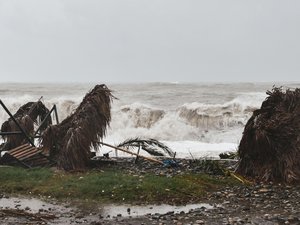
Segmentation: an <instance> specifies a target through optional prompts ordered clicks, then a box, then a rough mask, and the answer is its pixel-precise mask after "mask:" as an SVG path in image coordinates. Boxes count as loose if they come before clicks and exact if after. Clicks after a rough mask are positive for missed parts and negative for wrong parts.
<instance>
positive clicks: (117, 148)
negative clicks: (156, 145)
mask: <svg viewBox="0 0 300 225" xmlns="http://www.w3.org/2000/svg"><path fill="white" fill-rule="evenodd" d="M99 144H102V145H105V146H107V147H110V148H113V149H116V150H118V151H121V152H125V153H128V154H130V155H135V156H138V157H140V158H143V159H146V160H149V161H152V162H156V163H159V164H164V163H163V162H161V161H159V160H157V159H153V158H150V157H146V156H143V155H139V154H137V153H134V152H131V151H129V150H126V149H123V148H120V147H116V146H113V145H110V144H106V143H104V142H99Z"/></svg>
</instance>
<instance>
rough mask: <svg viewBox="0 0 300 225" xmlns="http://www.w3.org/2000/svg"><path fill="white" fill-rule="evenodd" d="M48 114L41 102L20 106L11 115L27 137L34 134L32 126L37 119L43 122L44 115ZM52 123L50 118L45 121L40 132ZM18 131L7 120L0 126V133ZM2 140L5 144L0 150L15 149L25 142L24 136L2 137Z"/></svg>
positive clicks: (14, 124)
mask: <svg viewBox="0 0 300 225" xmlns="http://www.w3.org/2000/svg"><path fill="white" fill-rule="evenodd" d="M48 113H49V109H48V108H47V107H46V106H45V105H44V104H43V103H42V102H41V101H37V102H28V103H26V104H25V105H23V106H21V107H20V108H19V109H18V111H17V112H16V113H15V114H14V115H13V117H14V118H15V119H16V121H17V122H18V123H19V124H20V126H21V127H22V128H23V130H24V131H25V132H26V133H27V135H29V136H33V134H34V124H37V123H38V119H39V120H40V121H43V120H44V119H45V118H46V115H47V114H48ZM51 123H52V121H51V117H49V118H48V119H47V121H46V122H45V123H44V125H43V127H42V128H41V131H43V130H45V128H46V127H47V126H48V125H50V124H51ZM13 131H20V129H19V128H18V126H17V125H16V123H15V122H14V121H13V120H12V119H11V118H9V119H8V120H7V121H5V122H4V123H3V124H2V126H1V132H13ZM3 139H4V141H5V144H4V146H3V149H1V150H9V149H13V148H15V147H18V146H20V145H21V144H24V143H26V142H27V140H26V138H25V137H24V135H4V136H3Z"/></svg>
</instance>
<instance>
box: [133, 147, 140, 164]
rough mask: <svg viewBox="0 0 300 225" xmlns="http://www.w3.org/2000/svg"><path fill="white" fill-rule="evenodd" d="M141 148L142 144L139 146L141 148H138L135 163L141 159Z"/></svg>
mask: <svg viewBox="0 0 300 225" xmlns="http://www.w3.org/2000/svg"><path fill="white" fill-rule="evenodd" d="M140 150H141V146H139V149H138V151H137V156H136V158H135V160H134V163H135V164H137V162H138V160H139V154H140Z"/></svg>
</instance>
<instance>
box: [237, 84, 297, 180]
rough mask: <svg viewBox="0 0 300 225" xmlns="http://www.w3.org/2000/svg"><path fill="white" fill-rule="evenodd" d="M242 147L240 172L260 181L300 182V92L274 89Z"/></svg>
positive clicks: (254, 117) (255, 115) (253, 119)
mask: <svg viewBox="0 0 300 225" xmlns="http://www.w3.org/2000/svg"><path fill="white" fill-rule="evenodd" d="M267 94H268V95H269V96H268V97H267V98H266V100H265V101H264V102H263V103H262V105H261V108H260V109H258V110H255V111H254V112H253V115H252V117H251V118H250V119H249V121H248V122H247V124H246V126H245V129H244V133H243V137H242V139H241V142H240V144H239V149H238V153H239V156H240V161H239V165H238V168H237V172H238V173H240V174H241V175H244V176H248V177H252V178H255V179H257V180H259V181H275V182H286V183H293V182H299V181H300V163H299V162H300V89H298V88H296V89H295V90H291V89H287V90H286V91H284V90H283V89H282V88H276V87H275V88H273V89H272V91H268V92H267Z"/></svg>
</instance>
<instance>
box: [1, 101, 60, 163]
mask: <svg viewBox="0 0 300 225" xmlns="http://www.w3.org/2000/svg"><path fill="white" fill-rule="evenodd" d="M0 105H1V106H2V108H3V109H4V110H5V111H6V113H7V114H8V115H9V119H8V120H7V121H5V122H4V123H3V124H2V126H1V131H0V135H1V136H2V138H3V140H4V143H3V144H2V145H1V146H0V154H2V152H4V155H3V156H2V157H0V164H6V165H21V166H23V167H26V168H32V167H37V166H47V165H52V164H53V161H52V160H51V159H50V158H49V156H47V154H46V153H45V152H44V151H43V149H41V148H37V147H36V146H35V139H37V138H39V137H40V132H41V131H43V130H45V128H46V127H47V126H48V125H49V124H51V123H52V119H51V114H52V113H53V112H54V113H55V116H56V122H58V115H57V110H56V106H55V105H54V106H53V107H52V109H51V110H48V109H47V108H46V107H45V106H44V104H43V103H42V102H41V101H40V100H39V101H37V102H28V103H26V104H25V105H23V106H21V107H20V108H19V110H18V111H17V112H16V113H15V114H14V115H12V113H11V112H10V111H9V110H8V108H7V107H6V105H5V104H4V103H3V102H2V100H0ZM38 119H39V120H40V123H38ZM34 124H38V125H39V126H38V128H37V129H36V130H34Z"/></svg>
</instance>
